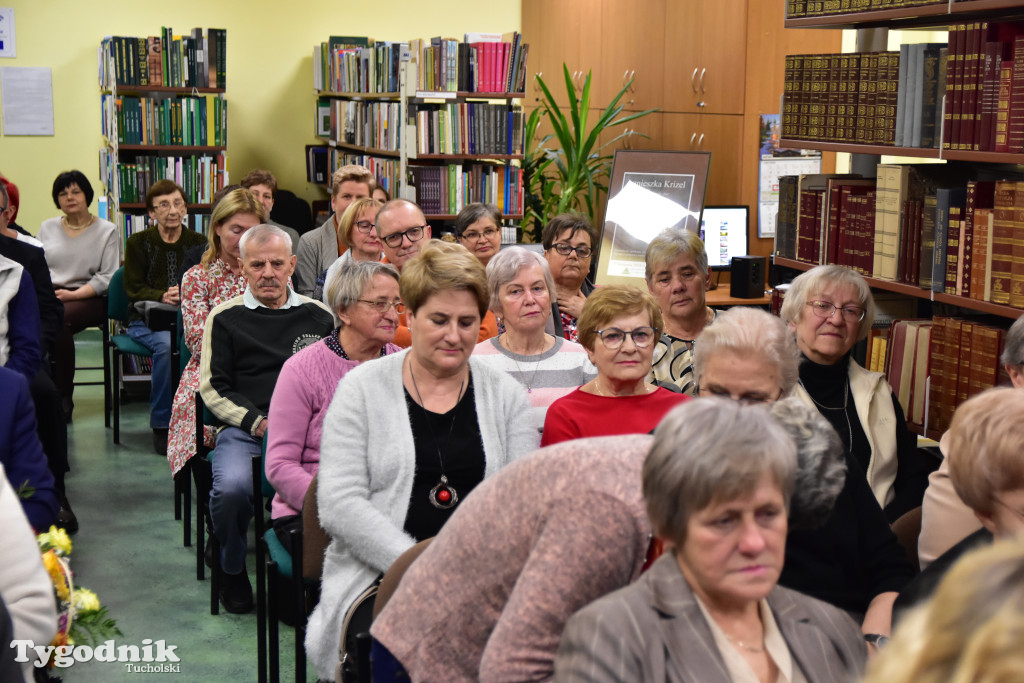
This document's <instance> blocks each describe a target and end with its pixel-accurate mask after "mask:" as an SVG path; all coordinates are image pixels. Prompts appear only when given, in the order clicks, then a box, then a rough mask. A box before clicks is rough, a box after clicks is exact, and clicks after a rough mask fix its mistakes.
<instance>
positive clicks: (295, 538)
mask: <svg viewBox="0 0 1024 683" xmlns="http://www.w3.org/2000/svg"><path fill="white" fill-rule="evenodd" d="M288 540H289V541H290V543H289V548H288V551H289V552H290V553H291V556H292V581H291V587H292V602H293V604H294V606H295V612H294V614H295V682H296V683H305V681H306V582H305V581H304V580H303V578H302V532H301V531H299V530H297V529H292V531H291V533H290V534H289V538H288Z"/></svg>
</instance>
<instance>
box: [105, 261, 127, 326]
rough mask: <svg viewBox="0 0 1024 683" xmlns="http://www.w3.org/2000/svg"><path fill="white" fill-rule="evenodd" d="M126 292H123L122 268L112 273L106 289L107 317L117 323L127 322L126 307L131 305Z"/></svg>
mask: <svg viewBox="0 0 1024 683" xmlns="http://www.w3.org/2000/svg"><path fill="white" fill-rule="evenodd" d="M131 303H132V302H131V300H130V299H129V298H128V292H126V291H125V290H124V266H121V267H120V268H118V269H117V270H115V271H114V274H113V275H111V276H110V285H109V286H108V287H107V317H108V318H111V319H113V320H117V321H119V322H122V323H125V322H128V307H129V306H130V305H131Z"/></svg>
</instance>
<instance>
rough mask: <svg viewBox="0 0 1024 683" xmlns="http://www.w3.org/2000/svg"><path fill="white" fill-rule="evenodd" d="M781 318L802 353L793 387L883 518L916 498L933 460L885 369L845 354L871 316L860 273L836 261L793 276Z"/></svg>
mask: <svg viewBox="0 0 1024 683" xmlns="http://www.w3.org/2000/svg"><path fill="white" fill-rule="evenodd" d="M781 317H782V319H783V320H784V321H785V322H786V323H788V324H789V326H790V329H792V330H793V331H794V332H795V333H796V342H797V346H798V347H799V348H800V352H801V353H802V354H803V361H802V363H801V364H800V382H799V384H798V386H797V387H796V389H795V394H796V395H797V396H800V397H801V398H802V399H803V400H804V401H805V402H807V403H809V404H812V403H813V405H814V406H815V407H816V408H817V409H818V410H819V411H820V412H821V414H822V415H824V416H825V418H826V419H828V421H829V422H830V423H832V426H833V427H834V428H835V430H836V432H837V433H838V434H839V438H840V440H841V441H842V442H843V447H844V448H846V451H847V453H849V454H850V455H851V456H853V460H854V461H856V462H857V464H858V465H859V466H860V468H861V470H863V471H864V472H865V473H866V474H867V478H868V483H869V484H870V486H871V490H872V491H873V492H874V494H875V498H876V499H877V500H878V504H879V505H881V506H882V508H883V509H884V510H885V514H886V516H887V517H888V519H889V521H890V522H892V521H894V520H896V519H897V518H898V517H899V516H900V515H902V514H903V513H905V512H907V511H909V510H912V509H913V508H915V507H918V506H919V505H921V500H922V498H923V497H924V490H925V488H926V487H927V485H928V474H929V473H930V472H931V470H932V469H934V466H933V463H931V462H930V459H929V458H928V457H927V456H926V455H923V454H922V453H920V452H919V451H918V450H917V437H916V436H915V435H914V433H913V432H911V431H910V430H909V429H908V428H907V421H906V419H905V418H904V416H903V409H902V408H901V407H900V404H899V401H898V400H897V398H896V395H895V394H893V391H892V388H891V387H890V386H889V383H888V382H887V381H886V380H885V376H884V375H883V374H881V373H877V372H869V371H868V370H865V369H864V368H862V367H861V366H860V365H859V364H858V363H857V362H856V361H855V360H854V359H853V358H852V357H851V355H850V350H851V349H852V348H853V345H854V344H856V343H857V341H858V340H861V339H864V338H866V337H867V336H868V331H869V330H870V329H871V325H872V323H873V322H874V320H875V300H874V298H873V297H872V296H871V289H870V288H869V287H868V284H867V283H866V282H865V281H864V278H863V277H861V276H860V275H859V274H858V273H856V272H854V271H852V270H850V269H848V268H843V267H842V266H818V267H816V268H812V269H811V270H809V271H807V272H806V273H803V274H802V275H800V276H799V277H797V278H796V279H794V280H793V282H792V284H791V285H790V288H789V291H788V292H787V293H786V298H785V300H784V301H783V304H782V311H781ZM934 464H938V463H934Z"/></svg>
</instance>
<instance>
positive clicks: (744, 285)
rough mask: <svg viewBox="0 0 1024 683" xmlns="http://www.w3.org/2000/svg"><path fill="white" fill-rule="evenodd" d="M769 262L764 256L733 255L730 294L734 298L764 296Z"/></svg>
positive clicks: (757, 297) (758, 297)
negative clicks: (766, 268)
mask: <svg viewBox="0 0 1024 683" xmlns="http://www.w3.org/2000/svg"><path fill="white" fill-rule="evenodd" d="M767 262H768V261H767V259H766V258H765V257H764V256H733V257H732V263H731V264H730V274H731V280H732V282H731V283H730V287H729V294H730V295H731V296H732V297H733V298H734V299H760V298H761V297H762V296H764V276H765V267H766V264H767Z"/></svg>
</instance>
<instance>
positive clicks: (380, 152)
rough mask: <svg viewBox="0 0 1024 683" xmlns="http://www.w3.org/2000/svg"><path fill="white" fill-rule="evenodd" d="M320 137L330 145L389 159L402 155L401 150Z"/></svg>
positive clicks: (319, 136)
mask: <svg viewBox="0 0 1024 683" xmlns="http://www.w3.org/2000/svg"><path fill="white" fill-rule="evenodd" d="M317 137H318V138H320V139H321V140H323V141H324V142H325V143H326V144H327V146H328V147H337V148H338V149H347V150H351V151H353V152H359V153H361V154H368V155H370V156H373V157H385V158H388V159H397V158H399V157H400V156H402V154H401V152H394V151H391V150H387V149H380V148H379V147H364V146H362V145H350V144H348V143H347V142H338V141H337V140H332V139H331V138H328V137H324V136H323V135H318V136H317Z"/></svg>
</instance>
